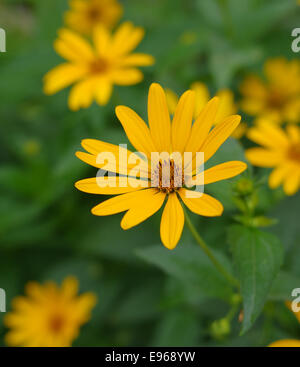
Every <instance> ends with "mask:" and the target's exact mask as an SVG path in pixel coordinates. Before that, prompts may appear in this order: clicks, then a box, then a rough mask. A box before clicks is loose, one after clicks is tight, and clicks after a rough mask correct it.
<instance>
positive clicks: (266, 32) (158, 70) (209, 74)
mask: <svg viewBox="0 0 300 367" xmlns="http://www.w3.org/2000/svg"><path fill="white" fill-rule="evenodd" d="M122 3H123V5H124V9H125V14H124V19H128V20H131V21H133V22H134V23H135V24H137V25H142V26H143V27H145V29H146V37H145V40H144V41H143V42H142V44H141V46H140V50H141V51H143V52H147V53H150V54H152V55H153V56H155V58H156V64H155V65H154V66H153V67H151V68H145V80H144V82H142V83H141V84H139V85H137V86H132V87H119V88H116V91H115V93H114V96H113V99H112V101H111V102H110V103H109V104H108V105H107V106H106V107H104V108H100V107H99V106H97V105H95V104H94V105H93V106H92V107H91V108H89V109H87V110H81V111H79V112H76V113H74V112H70V111H69V110H68V107H67V93H68V92H67V91H63V92H61V93H58V94H57V95H55V96H52V97H47V96H45V95H43V93H42V78H43V76H44V74H45V73H46V72H47V71H48V70H50V69H51V68H52V67H53V66H55V65H56V64H58V63H59V61H60V58H59V57H58V56H57V55H56V54H55V52H54V51H53V47H52V43H53V40H54V39H55V37H56V32H57V30H58V29H59V27H61V26H62V16H63V12H64V10H66V9H67V1H63V0H51V1H46V0H27V1H25V0H24V1H21V0H6V1H1V4H0V25H1V27H2V28H4V29H5V30H6V31H7V53H5V54H0V79H1V88H0V160H1V164H0V190H1V196H0V246H1V248H0V253H1V255H0V287H1V288H4V289H5V290H6V292H7V298H8V305H9V304H10V300H11V299H12V298H13V297H15V296H16V295H19V294H22V293H23V289H24V285H25V283H26V282H27V281H29V280H37V281H41V282H42V281H45V280H49V279H53V280H56V281H61V280H62V279H63V278H64V277H65V276H66V275H69V274H72V275H75V276H77V277H78V278H79V280H80V284H81V290H82V291H90V290H91V291H94V292H96V293H97V295H98V304H97V306H96V308H95V309H94V311H93V318H92V320H91V321H90V322H89V323H88V324H87V325H85V326H84V327H83V328H82V331H81V333H80V336H79V338H78V339H77V340H76V342H75V344H74V345H83V346H130V345H139V346H149V345H151V346H154V345H155V346H171V345H172V346H175V345H178V346H191V345H195V346H198V345H229V346H243V345H246V346H263V345H267V344H268V343H269V342H271V341H274V340H276V339H280V338H295V339H297V338H298V339H300V325H299V324H298V323H297V321H296V319H295V317H294V316H293V315H292V314H291V313H290V311H289V310H288V309H287V308H286V307H285V306H284V301H285V300H286V299H288V297H289V295H290V292H291V290H292V289H293V288H295V287H297V286H298V287H299V284H300V256H299V255H300V246H299V245H300V226H299V217H298V213H299V207H300V195H299V194H298V195H296V196H294V197H293V198H285V196H284V195H283V193H282V191H281V189H280V190H277V191H273V192H271V191H270V190H269V189H267V188H266V185H262V186H261V187H260V188H259V191H258V197H259V213H261V214H264V215H269V216H270V217H271V218H275V219H277V220H278V223H277V225H275V226H273V227H270V228H268V229H267V232H266V231H265V230H260V229H248V228H246V227H245V226H242V225H240V224H237V223H236V222H235V220H234V216H235V215H236V214H237V213H238V210H237V208H236V205H235V200H234V187H235V186H234V185H235V182H236V179H235V180H231V181H230V182H226V183H224V184H223V183H219V184H215V185H212V186H211V188H210V190H211V192H214V193H215V195H216V196H217V197H218V198H219V199H220V200H221V201H222V202H223V204H224V206H225V214H224V215H223V216H222V217H221V218H217V219H209V220H207V219H204V218H200V217H197V218H194V217H193V219H194V221H195V224H196V226H197V228H198V230H199V231H200V232H201V234H202V236H203V237H204V238H205V239H206V240H207V242H208V243H209V244H210V246H211V247H212V248H213V249H214V251H215V253H216V255H217V256H219V258H220V259H221V261H222V263H223V264H224V265H225V266H227V268H228V269H229V271H233V272H235V274H236V275H237V276H238V277H239V278H240V280H241V286H242V296H243V303H244V304H243V306H238V310H237V313H236V314H235V315H234V317H233V318H232V322H231V332H230V334H229V335H228V336H226V337H223V338H222V337H221V334H222V327H221V328H220V326H218V325H217V328H216V329H215V328H214V326H212V325H216V324H215V323H214V322H215V321H216V320H219V319H222V318H223V317H224V316H225V315H226V314H227V313H228V312H229V311H230V309H231V306H230V304H232V291H231V289H230V288H229V287H228V285H227V283H225V282H224V280H223V279H222V278H221V277H220V275H219V274H218V273H217V272H216V271H215V269H214V268H213V267H212V265H211V264H210V263H209V261H208V260H207V258H206V257H205V255H204V254H203V253H202V251H201V249H200V248H198V247H197V245H196V244H195V243H194V240H193V239H192V238H191V236H190V234H189V233H188V231H187V230H186V229H185V232H184V235H183V237H182V239H181V241H180V243H179V245H178V247H177V248H176V249H175V250H174V251H172V252H171V251H168V250H166V249H165V248H163V246H162V245H161V243H160V239H159V230H158V228H159V215H156V216H155V217H154V218H151V219H149V220H148V221H147V222H146V223H144V224H142V225H141V226H139V227H137V228H134V229H131V230H129V231H122V230H121V228H120V226H119V222H120V219H121V217H120V216H119V215H116V216H113V217H107V218H105V217H103V218H98V217H94V216H92V214H91V213H90V208H91V207H92V206H94V205H96V204H97V203H98V202H99V197H95V196H92V195H85V194H83V193H80V192H78V191H77V190H76V189H75V188H74V182H75V181H76V180H78V179H80V178H85V177H92V176H93V175H94V174H95V169H93V168H91V167H88V166H87V165H85V164H83V163H82V162H80V161H79V160H78V159H76V157H75V155H74V153H75V151H76V150H78V149H79V148H80V141H81V139H83V138H98V139H101V140H105V141H108V142H112V143H126V137H125V134H124V133H123V131H122V129H121V125H120V124H119V123H118V121H117V119H116V117H115V115H114V106H115V105H117V104H124V105H127V106H130V107H132V108H133V109H134V110H135V111H137V112H138V113H140V114H141V115H142V116H146V114H145V113H146V97H147V91H148V87H149V84H150V83H151V82H152V81H158V82H160V83H161V84H162V85H163V86H164V87H168V88H171V89H173V90H175V91H176V92H177V93H181V92H183V91H184V90H186V89H187V88H188V87H189V85H190V84H191V83H192V82H193V81H196V80H201V81H204V82H206V83H207V84H208V86H209V88H210V90H211V92H212V93H215V92H216V91H217V90H218V89H219V88H222V87H229V88H231V89H232V90H234V91H235V92H236V97H237V98H238V84H239V82H240V81H241V80H242V78H243V76H244V75H246V74H247V73H249V71H256V72H258V73H260V72H261V69H262V65H263V62H264V61H265V60H266V59H268V58H270V57H273V56H285V57H287V58H295V57H299V56H298V55H297V54H293V53H292V51H291V42H292V38H291V36H290V34H291V31H292V29H293V28H296V27H297V26H299V15H300V13H299V10H298V6H297V4H296V0H285V1H282V0H243V1H240V0H227V1H225V0H219V1H217V0H182V1H181V0H151V1H149V0H130V1H129V0H127V1H125V0H124V1H123V2H122ZM243 121H246V122H248V123H249V124H250V123H251V119H250V118H249V116H245V115H243ZM243 144H244V146H247V144H249V142H247V141H246V140H245V141H243ZM227 159H242V160H244V158H243V149H242V146H241V143H240V142H238V141H235V140H230V141H229V142H227V143H226V144H225V145H224V146H223V147H222V148H221V151H220V152H219V153H218V154H217V155H216V157H214V162H216V161H217V162H219V163H220V162H222V161H225V160H227ZM267 173H268V172H266V170H257V171H256V170H255V171H253V172H252V173H251V169H250V171H249V172H248V173H247V174H245V175H244V177H250V178H251V179H255V180H256V181H257V180H264V178H265V177H266V175H267ZM271 232H272V233H271ZM282 244H283V248H282ZM249 258H251V261H250V260H249ZM231 259H233V260H231ZM279 268H280V269H281V270H280V272H279ZM274 279H275V280H274ZM9 307H10V306H9ZM242 307H243V309H244V321H243V325H242V335H241V336H240V335H239V333H240V330H241V324H240V322H239V321H238V314H239V312H240V310H241V308H242ZM2 316H3V314H0V336H1V341H0V343H1V345H3V338H2V337H3V335H4V333H5V329H4V326H3V323H2ZM253 324H254V325H253ZM216 330H217V331H216Z"/></svg>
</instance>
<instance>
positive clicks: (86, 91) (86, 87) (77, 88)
mask: <svg viewBox="0 0 300 367" xmlns="http://www.w3.org/2000/svg"><path fill="white" fill-rule="evenodd" d="M95 87H96V78H88V79H85V80H83V81H81V82H79V83H77V84H76V85H74V87H73V88H72V89H71V92H70V95H69V108H70V109H71V110H73V111H77V110H79V109H80V108H87V107H89V106H90V105H91V104H92V102H93V98H94V92H95Z"/></svg>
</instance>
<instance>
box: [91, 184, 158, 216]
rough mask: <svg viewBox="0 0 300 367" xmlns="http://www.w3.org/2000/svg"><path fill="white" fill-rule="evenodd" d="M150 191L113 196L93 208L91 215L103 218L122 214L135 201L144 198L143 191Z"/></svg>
mask: <svg viewBox="0 0 300 367" xmlns="http://www.w3.org/2000/svg"><path fill="white" fill-rule="evenodd" d="M151 190H153V189H146V190H140V191H134V192H129V193H127V194H123V195H118V196H115V197H113V198H111V199H108V200H105V201H104V202H103V203H101V204H99V205H97V206H95V207H94V208H93V209H92V213H93V214H94V215H99V216H103V215H112V214H117V213H121V212H124V211H125V210H128V209H130V208H131V207H132V206H133V205H134V204H136V202H137V200H140V199H141V198H142V197H143V196H145V194H144V191H151Z"/></svg>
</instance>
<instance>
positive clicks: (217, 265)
mask: <svg viewBox="0 0 300 367" xmlns="http://www.w3.org/2000/svg"><path fill="white" fill-rule="evenodd" d="M184 213H185V220H186V223H187V225H188V227H189V230H190V231H191V233H192V235H193V237H194V239H195V240H196V242H197V243H198V245H199V246H200V247H201V248H202V250H203V251H204V252H205V254H206V255H207V256H208V257H209V259H210V261H211V262H212V263H213V264H214V266H215V268H216V269H217V270H218V271H219V272H220V273H221V274H222V275H223V276H224V278H225V279H226V280H227V281H228V283H230V284H231V285H232V286H234V287H235V288H239V282H238V281H237V279H235V278H234V277H233V276H232V275H231V274H229V273H228V271H227V270H226V269H225V268H224V267H223V265H222V264H221V263H219V261H218V260H217V259H216V258H215V256H214V254H213V253H212V251H211V250H210V249H209V247H208V246H207V244H206V243H205V241H204V240H203V239H202V237H201V236H200V235H199V233H198V232H197V230H196V228H195V226H194V224H193V223H192V221H191V219H190V217H189V215H188V213H187V211H186V210H184Z"/></svg>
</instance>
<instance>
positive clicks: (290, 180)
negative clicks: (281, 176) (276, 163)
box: [283, 167, 300, 195]
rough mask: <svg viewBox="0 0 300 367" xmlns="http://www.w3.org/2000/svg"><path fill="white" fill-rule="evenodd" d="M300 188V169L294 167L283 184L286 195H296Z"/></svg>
mask: <svg viewBox="0 0 300 367" xmlns="http://www.w3.org/2000/svg"><path fill="white" fill-rule="evenodd" d="M299 186H300V169H299V168H298V167H294V169H291V170H290V171H289V174H288V175H287V176H286V177H285V180H284V183H283V190H284V192H285V193H286V195H294V194H296V192H297V191H298V190H299Z"/></svg>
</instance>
